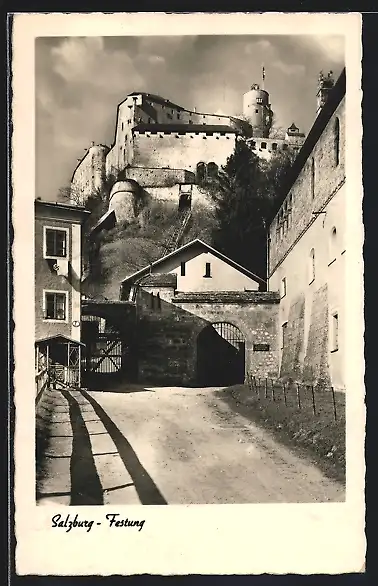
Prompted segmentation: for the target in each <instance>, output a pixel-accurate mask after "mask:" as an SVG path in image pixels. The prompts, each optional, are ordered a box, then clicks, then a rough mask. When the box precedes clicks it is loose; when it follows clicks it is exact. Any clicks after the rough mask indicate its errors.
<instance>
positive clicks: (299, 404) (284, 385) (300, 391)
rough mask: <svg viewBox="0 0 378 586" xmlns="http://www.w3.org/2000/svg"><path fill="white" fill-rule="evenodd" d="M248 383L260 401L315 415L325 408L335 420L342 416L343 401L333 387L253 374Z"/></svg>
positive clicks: (248, 377) (248, 378)
mask: <svg viewBox="0 0 378 586" xmlns="http://www.w3.org/2000/svg"><path fill="white" fill-rule="evenodd" d="M246 384H247V385H248V387H249V389H250V390H251V391H252V393H253V394H254V395H255V397H256V398H257V399H258V400H259V401H265V402H268V401H272V402H276V403H280V404H281V405H283V406H284V407H287V408H291V409H293V408H294V409H298V410H304V411H307V412H312V414H313V416H314V417H317V416H319V415H321V414H322V412H324V410H327V411H332V412H333V418H334V419H335V421H337V420H338V419H340V418H341V416H342V414H341V412H340V411H341V409H342V407H341V404H340V403H342V402H340V401H339V400H337V398H336V392H335V390H334V388H333V387H328V388H322V389H321V390H319V389H317V388H316V387H315V386H314V385H312V384H305V383H288V382H285V381H281V380H277V379H273V378H260V377H257V376H254V375H252V374H247V377H246Z"/></svg>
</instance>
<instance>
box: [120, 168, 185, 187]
mask: <svg viewBox="0 0 378 586" xmlns="http://www.w3.org/2000/svg"><path fill="white" fill-rule="evenodd" d="M125 177H126V178H127V179H134V181H136V182H137V183H139V185H140V186H141V187H157V188H161V187H170V186H175V185H176V184H189V183H194V182H195V175H194V173H191V172H189V171H186V170H185V169H162V168H153V169H148V168H146V167H128V168H127V169H125Z"/></svg>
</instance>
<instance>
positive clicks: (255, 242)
mask: <svg viewBox="0 0 378 586" xmlns="http://www.w3.org/2000/svg"><path fill="white" fill-rule="evenodd" d="M290 164H291V163H290V158H289V156H288V155H285V154H277V155H275V156H273V157H272V159H271V160H270V161H266V160H264V159H260V158H259V157H257V155H256V154H255V153H254V152H253V151H252V150H251V149H250V147H249V146H248V144H247V143H246V142H245V141H244V140H238V141H237V142H236V145H235V151H234V153H233V154H232V155H231V156H230V157H229V158H228V160H227V163H226V165H225V166H224V167H223V168H222V169H221V170H220V172H219V179H218V182H217V186H216V187H215V188H213V190H212V197H213V198H214V200H215V203H216V212H215V214H216V220H217V227H216V228H215V230H214V234H213V241H214V245H215V246H216V247H217V248H218V249H219V250H221V251H222V252H223V253H224V254H226V255H227V256H230V257H231V258H232V259H233V260H235V261H236V262H239V263H240V264H241V265H243V266H245V267H246V268H248V269H249V270H251V271H253V272H254V273H256V274H257V275H259V276H261V277H263V278H265V277H266V244H267V228H266V227H267V218H268V216H269V212H270V210H271V209H272V204H273V202H274V199H275V197H276V196H277V193H278V192H279V189H280V186H281V185H282V182H283V180H284V177H285V175H286V173H287V171H288V169H289V167H290Z"/></svg>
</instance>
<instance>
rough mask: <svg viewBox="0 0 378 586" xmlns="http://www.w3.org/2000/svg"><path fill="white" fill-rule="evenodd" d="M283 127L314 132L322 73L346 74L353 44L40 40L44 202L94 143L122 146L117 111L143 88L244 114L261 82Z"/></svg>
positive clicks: (303, 39) (309, 39) (273, 39)
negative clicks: (247, 97)
mask: <svg viewBox="0 0 378 586" xmlns="http://www.w3.org/2000/svg"><path fill="white" fill-rule="evenodd" d="M263 65H264V68H265V89H266V90H267V91H268V92H269V94H270V102H271V104H272V109H273V111H274V113H275V120H276V122H275V123H276V125H277V126H279V127H284V128H287V127H288V126H290V125H291V123H292V122H295V124H296V125H297V126H298V127H299V128H300V129H301V130H302V131H304V132H306V133H307V132H308V131H309V130H310V128H311V126H312V123H313V121H314V119H315V110H316V89H317V80H318V75H319V72H320V70H323V72H324V73H327V72H328V71H329V70H332V71H333V72H334V74H335V78H337V77H338V75H339V73H340V72H341V70H342V68H343V66H344V39H343V37H341V36H320V35H316V36H315V35H287V36H281V35H274V36H272V35H271V36H257V35H253V36H252V35H249V36H244V35H222V36H215V35H206V36H205V35H202V36H139V37H130V36H129V37H120V36H118V37H54V38H47V37H40V38H38V39H36V60H35V74H36V78H35V82H36V83H35V88H36V128H35V130H36V197H41V198H42V199H48V200H57V199H58V192H59V189H60V188H63V187H66V186H68V185H69V183H70V179H71V176H72V173H73V171H74V169H75V167H76V165H77V163H78V159H81V158H82V157H83V156H84V154H85V149H86V148H88V147H89V146H90V144H91V142H92V141H94V142H96V143H102V144H107V145H109V146H111V145H112V143H113V140H114V131H115V123H116V114H117V105H118V104H119V103H120V102H122V101H123V100H124V99H125V97H126V96H127V95H128V94H129V93H131V92H135V91H144V92H150V93H154V94H158V95H161V96H162V97H164V98H167V99H169V100H171V101H172V102H175V103H177V104H179V105H180V106H183V107H184V108H187V109H189V110H193V109H194V108H196V109H197V111H198V112H206V113H219V114H228V115H234V116H237V115H238V114H241V113H242V100H243V94H244V93H245V92H247V91H248V90H249V89H250V87H251V85H252V84H253V83H261V70H262V66H263Z"/></svg>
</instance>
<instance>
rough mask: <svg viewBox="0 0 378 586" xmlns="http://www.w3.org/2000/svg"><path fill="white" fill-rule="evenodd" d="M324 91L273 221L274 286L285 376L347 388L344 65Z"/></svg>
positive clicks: (271, 269)
mask: <svg viewBox="0 0 378 586" xmlns="http://www.w3.org/2000/svg"><path fill="white" fill-rule="evenodd" d="M323 81H324V79H323V78H322V79H321V82H322V83H323ZM327 89H329V88H327ZM320 93H321V92H320ZM322 96H323V94H322ZM323 97H324V96H323ZM323 97H322V102H321V107H320V108H318V111H317V118H316V119H315V122H314V125H313V127H312V129H311V130H310V132H309V134H308V136H307V139H306V141H305V143H304V145H303V147H302V149H301V151H300V153H299V155H298V157H297V159H296V161H295V163H294V165H293V169H292V174H291V177H290V180H289V183H288V185H287V186H286V189H285V190H284V193H283V197H282V198H281V204H280V206H279V209H278V210H277V213H276V215H275V217H274V219H273V221H272V223H271V225H270V230H269V266H268V286H269V290H270V291H279V292H280V309H279V330H280V344H279V346H280V351H279V363H280V376H281V377H284V378H285V377H286V378H291V379H294V380H303V381H306V382H308V383H311V384H319V385H325V386H330V385H332V386H333V387H334V388H335V389H338V390H343V389H344V388H345V383H344V377H343V373H344V353H345V347H344V328H345V319H346V316H345V299H344V297H345V287H346V282H345V256H346V254H347V243H346V241H345V237H344V232H345V206H346V202H345V197H346V196H345V189H346V187H345V181H346V177H345V70H344V71H343V72H342V73H341V75H340V77H339V79H338V80H337V82H336V84H335V85H334V86H333V84H332V91H329V92H328V93H327V96H326V98H324V99H323Z"/></svg>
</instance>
